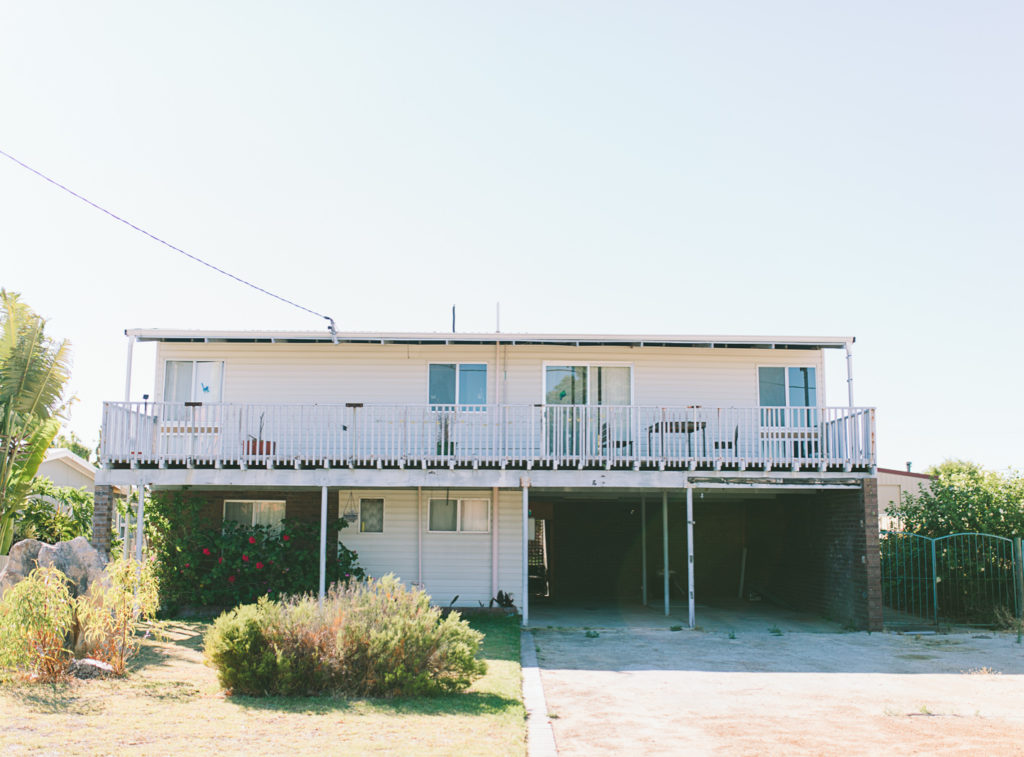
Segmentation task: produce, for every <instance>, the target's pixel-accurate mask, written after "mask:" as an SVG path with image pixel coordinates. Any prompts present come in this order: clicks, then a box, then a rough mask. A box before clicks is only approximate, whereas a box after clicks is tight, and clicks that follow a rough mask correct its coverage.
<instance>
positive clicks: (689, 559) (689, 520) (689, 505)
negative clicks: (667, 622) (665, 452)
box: [686, 486, 697, 628]
mask: <svg viewBox="0 0 1024 757" xmlns="http://www.w3.org/2000/svg"><path fill="white" fill-rule="evenodd" d="M686 565H687V581H688V584H689V590H690V597H689V600H690V628H693V627H694V626H695V625H697V600H696V597H695V595H694V591H693V487H692V486H687V487H686Z"/></svg>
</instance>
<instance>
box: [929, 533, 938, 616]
mask: <svg viewBox="0 0 1024 757" xmlns="http://www.w3.org/2000/svg"><path fill="white" fill-rule="evenodd" d="M931 543H932V609H933V610H934V611H935V625H936V627H938V625H939V562H938V560H936V559H935V539H931Z"/></svg>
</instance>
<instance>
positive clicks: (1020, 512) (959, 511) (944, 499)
mask: <svg viewBox="0 0 1024 757" xmlns="http://www.w3.org/2000/svg"><path fill="white" fill-rule="evenodd" d="M929 473H930V474H932V475H934V476H935V478H933V479H932V481H931V483H930V485H929V486H928V487H927V488H922V489H921V491H920V492H919V493H918V494H904V495H903V502H902V504H900V505H896V506H893V507H890V508H889V509H888V513H889V515H893V516H896V517H897V518H899V519H900V520H901V521H902V522H903V524H904V529H905V530H906V531H911V532H913V533H917V534H922V535H923V536H932V537H935V536H946V535H948V534H955V533H962V532H978V533H986V534H996V535H997V536H1006V537H1010V538H1013V537H1016V536H1022V535H1024V478H1022V477H1021V476H1020V474H1019V473H1017V472H1015V471H1011V472H1009V473H1006V474H1002V473H998V472H996V471H990V470H986V469H985V468H984V467H982V466H981V465H978V464H977V463H972V462H969V461H966V460H947V461H945V462H943V463H942V464H940V465H937V466H934V467H933V468H931V469H930V470H929Z"/></svg>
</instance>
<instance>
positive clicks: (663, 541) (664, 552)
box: [661, 491, 672, 616]
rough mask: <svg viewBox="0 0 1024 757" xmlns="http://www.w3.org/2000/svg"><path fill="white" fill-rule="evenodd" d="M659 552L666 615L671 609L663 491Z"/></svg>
mask: <svg viewBox="0 0 1024 757" xmlns="http://www.w3.org/2000/svg"><path fill="white" fill-rule="evenodd" d="M661 554H662V557H663V558H664V565H663V566H662V569H663V571H664V574H665V580H664V591H665V615H666V616H668V614H669V612H670V611H671V609H672V608H671V606H670V605H669V598H668V492H667V491H663V492H662V493H661Z"/></svg>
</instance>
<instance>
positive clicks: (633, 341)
mask: <svg viewBox="0 0 1024 757" xmlns="http://www.w3.org/2000/svg"><path fill="white" fill-rule="evenodd" d="M125 334H126V335H127V336H130V337H135V338H136V339H137V340H138V341H141V342H226V343H262V344H277V343H283V344H289V343H318V342H325V343H332V342H336V343H341V344H499V343H500V344H508V345H516V344H523V345H562V346H572V347H596V346H615V347H703V348H711V347H716V348H717V347H730V348H738V349H743V348H747V349H800V350H817V349H842V348H844V347H846V346H847V345H850V344H853V342H854V341H855V339H856V338H855V337H852V336H714V335H666V334H512V333H508V334H505V333H466V332H458V333H446V332H341V331H339V332H338V333H337V334H336V335H334V336H332V335H331V334H330V333H328V332H326V331H207V330H201V331H191V330H180V329H127V330H126V331H125Z"/></svg>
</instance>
